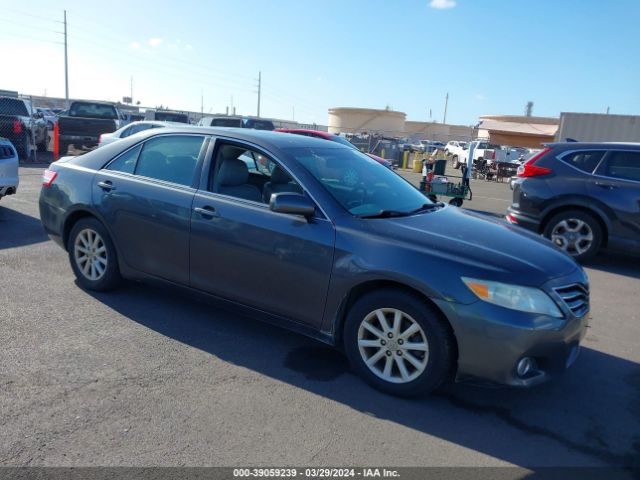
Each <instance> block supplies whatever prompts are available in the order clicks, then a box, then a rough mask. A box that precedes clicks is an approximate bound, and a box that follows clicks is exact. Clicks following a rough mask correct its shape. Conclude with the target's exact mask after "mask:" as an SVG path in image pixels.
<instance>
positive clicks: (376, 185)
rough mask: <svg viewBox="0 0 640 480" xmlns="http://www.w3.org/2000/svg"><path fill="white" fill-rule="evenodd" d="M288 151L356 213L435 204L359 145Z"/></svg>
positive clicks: (400, 211) (392, 212)
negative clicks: (362, 149)
mask: <svg viewBox="0 0 640 480" xmlns="http://www.w3.org/2000/svg"><path fill="white" fill-rule="evenodd" d="M288 152H289V153H290V154H291V155H292V156H293V157H294V158H295V159H296V160H297V161H298V162H299V163H300V164H301V165H302V166H304V168H305V169H307V170H308V171H309V173H311V175H313V176H314V177H315V178H316V179H317V180H318V181H319V182H320V183H321V184H322V186H323V187H324V188H325V189H326V190H327V191H328V192H329V193H330V194H331V196H332V197H333V198H335V199H336V201H338V203H340V205H342V206H343V207H344V208H345V209H346V210H347V211H348V212H349V213H351V214H352V215H357V216H360V217H368V216H385V214H386V216H402V215H410V214H412V213H415V212H416V211H419V210H420V209H421V208H423V207H424V206H425V205H429V204H433V203H432V202H430V201H429V200H428V199H427V198H426V197H425V196H424V195H422V194H421V193H420V192H419V191H418V190H417V189H416V188H415V187H413V186H412V185H411V184H410V183H409V182H407V181H405V180H404V179H403V178H402V177H400V176H399V175H397V174H395V173H394V172H393V171H391V170H389V169H388V168H386V167H384V166H383V165H381V164H380V163H378V162H376V161H375V160H372V159H371V158H370V157H368V156H367V155H365V154H363V153H360V152H359V151H357V150H355V149H352V148H343V147H334V148H331V147H321V148H316V147H304V148H291V149H288Z"/></svg>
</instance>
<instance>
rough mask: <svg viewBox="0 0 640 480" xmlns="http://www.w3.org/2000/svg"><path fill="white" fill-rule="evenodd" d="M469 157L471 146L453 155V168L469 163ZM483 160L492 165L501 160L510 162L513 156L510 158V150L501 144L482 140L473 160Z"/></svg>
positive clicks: (474, 152) (477, 146)
mask: <svg viewBox="0 0 640 480" xmlns="http://www.w3.org/2000/svg"><path fill="white" fill-rule="evenodd" d="M468 158H469V147H468V146H467V148H465V149H464V150H462V151H461V152H460V153H459V154H457V155H456V154H455V153H454V154H453V157H451V163H452V165H453V168H456V169H458V168H460V167H461V166H462V165H466V164H467V159H468ZM483 160H486V161H487V165H491V164H493V163H501V162H510V161H511V158H509V152H508V151H507V150H504V149H502V148H501V147H500V145H493V144H490V143H489V142H482V141H481V142H480V143H478V145H476V148H475V150H474V151H473V161H474V163H476V162H482V161H483Z"/></svg>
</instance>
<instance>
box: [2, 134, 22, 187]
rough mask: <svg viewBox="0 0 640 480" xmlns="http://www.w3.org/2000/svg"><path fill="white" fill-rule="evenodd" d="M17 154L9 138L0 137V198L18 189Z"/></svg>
mask: <svg viewBox="0 0 640 480" xmlns="http://www.w3.org/2000/svg"><path fill="white" fill-rule="evenodd" d="M19 181H20V180H19V178H18V155H17V153H16V150H15V148H13V145H12V144H11V142H10V141H9V140H7V139H6V138H2V137H0V198H2V197H4V196H5V195H13V194H15V193H16V192H17V191H18V183H19Z"/></svg>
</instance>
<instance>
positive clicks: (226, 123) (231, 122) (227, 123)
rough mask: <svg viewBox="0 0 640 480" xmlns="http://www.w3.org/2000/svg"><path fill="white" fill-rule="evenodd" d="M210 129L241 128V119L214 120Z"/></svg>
mask: <svg viewBox="0 0 640 480" xmlns="http://www.w3.org/2000/svg"><path fill="white" fill-rule="evenodd" d="M211 126H212V127H238V128H240V127H242V119H241V118H214V119H212V120H211Z"/></svg>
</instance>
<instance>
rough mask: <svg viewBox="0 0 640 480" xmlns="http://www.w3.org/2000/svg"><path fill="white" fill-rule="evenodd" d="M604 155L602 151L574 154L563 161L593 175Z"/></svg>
mask: <svg viewBox="0 0 640 480" xmlns="http://www.w3.org/2000/svg"><path fill="white" fill-rule="evenodd" d="M604 153H605V152H604V151H602V150H600V151H580V152H573V153H569V154H568V155H565V156H564V157H562V161H563V162H565V163H568V164H569V165H572V166H574V167H576V168H577V169H579V170H582V171H583V172H588V173H591V172H593V171H594V170H595V168H596V167H597V166H598V163H600V160H602V157H603V156H604Z"/></svg>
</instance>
